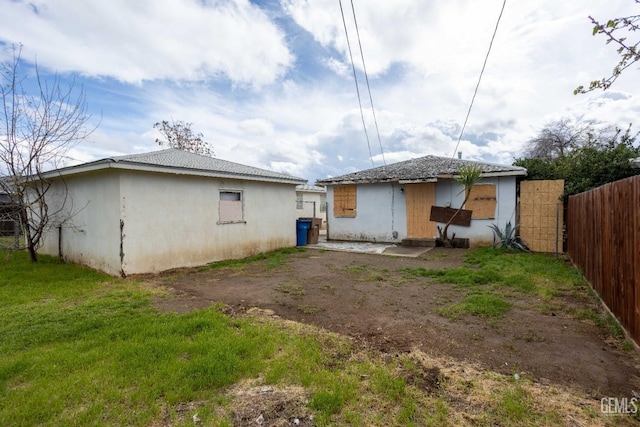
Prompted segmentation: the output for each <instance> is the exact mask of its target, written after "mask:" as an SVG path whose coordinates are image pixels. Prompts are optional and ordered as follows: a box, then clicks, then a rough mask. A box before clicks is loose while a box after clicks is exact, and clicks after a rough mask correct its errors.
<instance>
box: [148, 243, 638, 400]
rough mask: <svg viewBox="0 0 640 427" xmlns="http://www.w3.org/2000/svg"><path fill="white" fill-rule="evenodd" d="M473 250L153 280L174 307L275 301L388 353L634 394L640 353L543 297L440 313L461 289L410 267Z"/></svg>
mask: <svg viewBox="0 0 640 427" xmlns="http://www.w3.org/2000/svg"><path fill="white" fill-rule="evenodd" d="M465 253H466V250H463V249H453V250H451V249H448V250H446V249H439V248H438V249H434V250H433V251H432V252H430V254H429V256H428V257H423V258H424V259H421V258H399V257H389V256H382V255H369V254H357V253H347V252H334V251H321V250H314V249H310V250H308V251H307V252H305V253H302V254H297V255H292V256H291V260H290V262H288V263H286V264H284V265H282V266H279V267H277V268H275V269H269V268H267V267H266V265H265V263H261V262H257V263H252V264H248V265H246V266H244V267H243V268H242V269H241V270H237V269H233V268H223V269H216V270H210V271H203V272H197V271H195V270H186V271H181V272H174V273H171V274H169V275H163V276H159V277H155V278H153V279H152V280H154V281H158V282H161V283H162V284H163V285H166V286H169V287H170V288H171V289H172V292H173V293H174V297H173V298H169V299H164V300H162V301H160V302H159V304H160V305H161V306H162V307H163V308H164V309H167V310H175V311H179V312H184V311H188V310H192V309H195V308H202V307H206V306H208V305H210V304H212V303H214V302H219V301H221V302H224V303H226V304H228V305H229V306H230V307H231V308H232V310H233V311H235V312H238V313H241V312H244V311H246V310H247V309H248V308H251V307H260V308H268V309H272V310H274V311H275V313H276V314H277V315H279V316H281V317H283V318H287V319H291V320H296V321H300V322H305V323H310V324H314V325H317V326H320V327H323V328H326V329H328V330H331V331H335V332H339V333H342V334H346V335H349V336H351V337H354V338H355V339H356V341H357V342H359V343H360V344H361V345H365V346H369V347H374V348H376V349H378V350H380V351H383V352H388V353H393V352H403V351H408V350H410V349H411V348H414V347H416V348H419V349H421V350H422V351H424V352H427V353H430V354H433V355H449V356H453V357H455V358H458V359H461V360H466V361H469V362H472V363H477V364H479V365H480V366H482V367H486V368H490V369H493V370H496V371H498V372H501V373H505V374H514V373H519V374H520V375H526V376H527V377H529V378H531V379H533V380H535V381H538V382H541V383H545V384H552V383H555V382H561V383H564V384H572V385H576V386H578V387H580V388H582V389H583V390H585V391H586V392H587V393H590V394H592V395H593V396H594V398H600V397H603V396H620V397H631V396H632V390H636V391H637V390H640V363H639V358H638V355H637V354H636V352H635V351H623V350H621V349H620V348H619V342H617V341H616V340H612V339H610V338H608V337H607V333H606V331H604V330H603V329H601V328H599V327H597V326H595V325H594V324H591V323H588V322H584V321H579V320H576V319H573V318H571V317H569V316H568V315H566V314H565V313H564V312H562V311H558V312H553V311H548V312H542V311H541V310H538V309H535V308H533V307H535V306H536V303H537V302H538V301H536V300H535V297H529V296H523V297H521V298H519V299H518V300H517V301H514V302H513V307H512V308H511V309H510V310H509V311H508V312H507V314H506V315H505V316H504V317H503V318H501V319H498V320H486V319H482V318H478V317H474V316H467V317H464V318H462V319H460V320H455V321H452V320H449V319H447V318H445V317H443V316H441V315H440V314H438V313H437V312H436V310H437V309H438V308H440V307H442V306H443V305H446V304H450V303H451V302H456V301H459V300H460V299H461V298H462V296H463V295H462V293H461V292H460V291H458V290H455V289H453V288H452V286H451V285H447V284H436V283H432V281H431V279H429V278H417V279H415V278H414V279H407V278H406V277H405V276H404V275H403V274H402V272H401V271H400V270H401V269H403V268H417V267H424V268H450V267H457V266H460V265H462V262H463V256H464V254H465ZM527 298H529V299H527ZM557 298H560V299H562V301H561V302H562V304H564V305H570V306H572V307H585V308H586V307H589V308H591V309H593V310H597V311H601V310H602V308H601V307H599V306H598V305H597V304H596V303H594V301H593V300H592V299H591V298H588V297H586V296H575V295H563V296H559V297H557Z"/></svg>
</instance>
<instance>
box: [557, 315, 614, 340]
mask: <svg viewBox="0 0 640 427" xmlns="http://www.w3.org/2000/svg"><path fill="white" fill-rule="evenodd" d="M567 312H568V313H569V315H570V316H572V317H574V318H576V319H580V320H587V321H589V322H592V323H594V324H595V325H596V326H598V327H600V328H602V329H604V330H606V331H607V333H609V335H611V336H613V337H615V338H618V339H623V338H624V337H625V335H624V329H622V326H620V323H618V321H617V320H616V319H615V318H614V317H613V316H612V315H611V314H609V313H606V312H603V313H602V314H600V313H598V312H596V311H595V310H594V309H592V308H583V309H578V310H576V309H570V310H567Z"/></svg>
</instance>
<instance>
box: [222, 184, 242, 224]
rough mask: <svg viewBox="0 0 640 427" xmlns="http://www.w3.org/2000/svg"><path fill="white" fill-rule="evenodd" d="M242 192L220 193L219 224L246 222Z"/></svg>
mask: <svg viewBox="0 0 640 427" xmlns="http://www.w3.org/2000/svg"><path fill="white" fill-rule="evenodd" d="M242 204H243V197H242V191H220V207H219V209H220V212H219V215H220V216H219V218H220V220H219V221H218V223H232V222H244V209H243V206H242Z"/></svg>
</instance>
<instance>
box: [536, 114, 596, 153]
mask: <svg viewBox="0 0 640 427" xmlns="http://www.w3.org/2000/svg"><path fill="white" fill-rule="evenodd" d="M595 125H596V122H595V121H592V120H587V121H585V122H580V123H574V122H573V121H572V120H571V119H568V118H563V119H560V120H558V121H556V122H550V123H547V124H546V125H545V126H544V127H543V128H542V130H540V133H539V134H538V136H536V137H535V138H533V139H530V140H529V141H528V142H527V148H526V150H525V157H528V158H533V159H553V158H557V157H564V156H565V155H566V154H567V153H568V152H569V150H571V148H573V147H581V146H583V145H585V144H587V143H588V142H589V141H590V140H593V139H594V138H596V137H597V134H598V133H599V132H601V131H597V130H596V129H595Z"/></svg>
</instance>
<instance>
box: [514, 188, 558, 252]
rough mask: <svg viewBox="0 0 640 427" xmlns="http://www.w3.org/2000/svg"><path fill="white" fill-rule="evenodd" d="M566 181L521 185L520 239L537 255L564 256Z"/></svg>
mask: <svg viewBox="0 0 640 427" xmlns="http://www.w3.org/2000/svg"><path fill="white" fill-rule="evenodd" d="M562 193H564V180H562V179H558V180H553V181H551V180H546V181H542V180H541V181H522V182H521V183H520V237H521V238H522V240H523V241H524V242H525V243H526V244H527V246H529V248H530V249H531V250H532V251H534V252H558V253H562V236H563V229H564V219H563V216H564V212H563V204H562V201H561V200H560V196H562Z"/></svg>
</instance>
